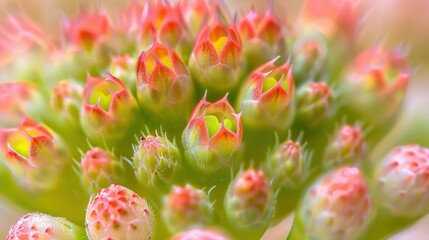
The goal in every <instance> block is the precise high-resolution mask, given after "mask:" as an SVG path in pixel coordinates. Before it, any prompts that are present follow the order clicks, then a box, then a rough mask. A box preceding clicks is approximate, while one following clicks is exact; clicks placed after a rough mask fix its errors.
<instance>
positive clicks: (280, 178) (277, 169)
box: [266, 140, 305, 187]
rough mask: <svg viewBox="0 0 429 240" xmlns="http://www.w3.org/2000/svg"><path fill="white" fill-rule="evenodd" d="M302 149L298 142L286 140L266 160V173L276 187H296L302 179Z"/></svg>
mask: <svg viewBox="0 0 429 240" xmlns="http://www.w3.org/2000/svg"><path fill="white" fill-rule="evenodd" d="M304 161H305V157H304V151H303V149H302V146H301V144H300V143H299V142H294V141H292V140H287V141H285V142H283V143H282V144H280V145H279V146H277V147H276V148H275V149H274V151H273V152H272V153H271V154H270V155H269V156H268V159H267V161H266V170H267V175H268V176H269V178H270V179H273V180H272V181H273V185H274V186H276V187H297V186H298V185H299V184H300V183H301V182H302V181H303V180H304V177H305V176H304Z"/></svg>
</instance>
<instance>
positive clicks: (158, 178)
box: [134, 135, 180, 186]
mask: <svg viewBox="0 0 429 240" xmlns="http://www.w3.org/2000/svg"><path fill="white" fill-rule="evenodd" d="M179 162H180V153H179V149H178V148H177V145H176V143H175V142H173V143H172V142H170V141H169V140H168V139H167V138H165V137H160V136H151V135H148V136H146V137H142V139H141V141H140V144H139V145H138V146H135V147H134V168H135V170H136V174H137V177H138V179H139V180H140V181H141V182H142V183H143V184H148V185H154V186H158V185H160V184H169V183H171V182H172V180H173V175H174V172H175V170H176V167H177V165H178V163H179Z"/></svg>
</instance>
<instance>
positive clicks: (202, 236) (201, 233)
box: [172, 229, 229, 240]
mask: <svg viewBox="0 0 429 240" xmlns="http://www.w3.org/2000/svg"><path fill="white" fill-rule="evenodd" d="M228 239H229V238H227V237H225V236H223V235H221V234H220V233H219V232H218V231H214V230H200V229H192V230H189V231H187V232H181V233H178V234H176V235H174V236H173V238H172V240H228Z"/></svg>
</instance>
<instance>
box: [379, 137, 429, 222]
mask: <svg viewBox="0 0 429 240" xmlns="http://www.w3.org/2000/svg"><path fill="white" fill-rule="evenodd" d="M374 177H375V178H376V181H377V194H378V195H377V196H378V197H379V201H380V203H381V204H382V205H383V206H384V207H386V208H387V209H389V210H390V212H391V213H393V214H394V215H396V216H400V217H419V216H422V215H423V214H426V213H427V212H428V210H429V193H428V191H427V189H428V188H429V149H428V148H424V147H420V146H417V145H409V146H401V147H397V148H395V149H393V150H392V151H391V152H390V153H388V154H387V156H386V157H384V159H383V160H382V161H381V162H380V164H379V166H378V167H377V170H376V172H375V175H374Z"/></svg>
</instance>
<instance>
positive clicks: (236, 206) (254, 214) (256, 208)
mask: <svg viewBox="0 0 429 240" xmlns="http://www.w3.org/2000/svg"><path fill="white" fill-rule="evenodd" d="M271 204H273V202H272V196H271V191H270V185H269V183H268V180H267V178H266V177H265V174H264V173H263V172H262V171H256V170H254V169H249V170H247V171H245V172H243V173H240V174H239V175H238V176H237V178H236V179H235V180H234V181H233V182H231V185H230V186H229V190H228V193H227V195H226V197H225V211H226V214H227V216H228V218H229V219H230V221H231V223H234V225H236V227H237V228H238V229H254V228H259V227H264V226H266V225H267V224H268V223H269V220H270V218H271V216H272V205H271Z"/></svg>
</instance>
